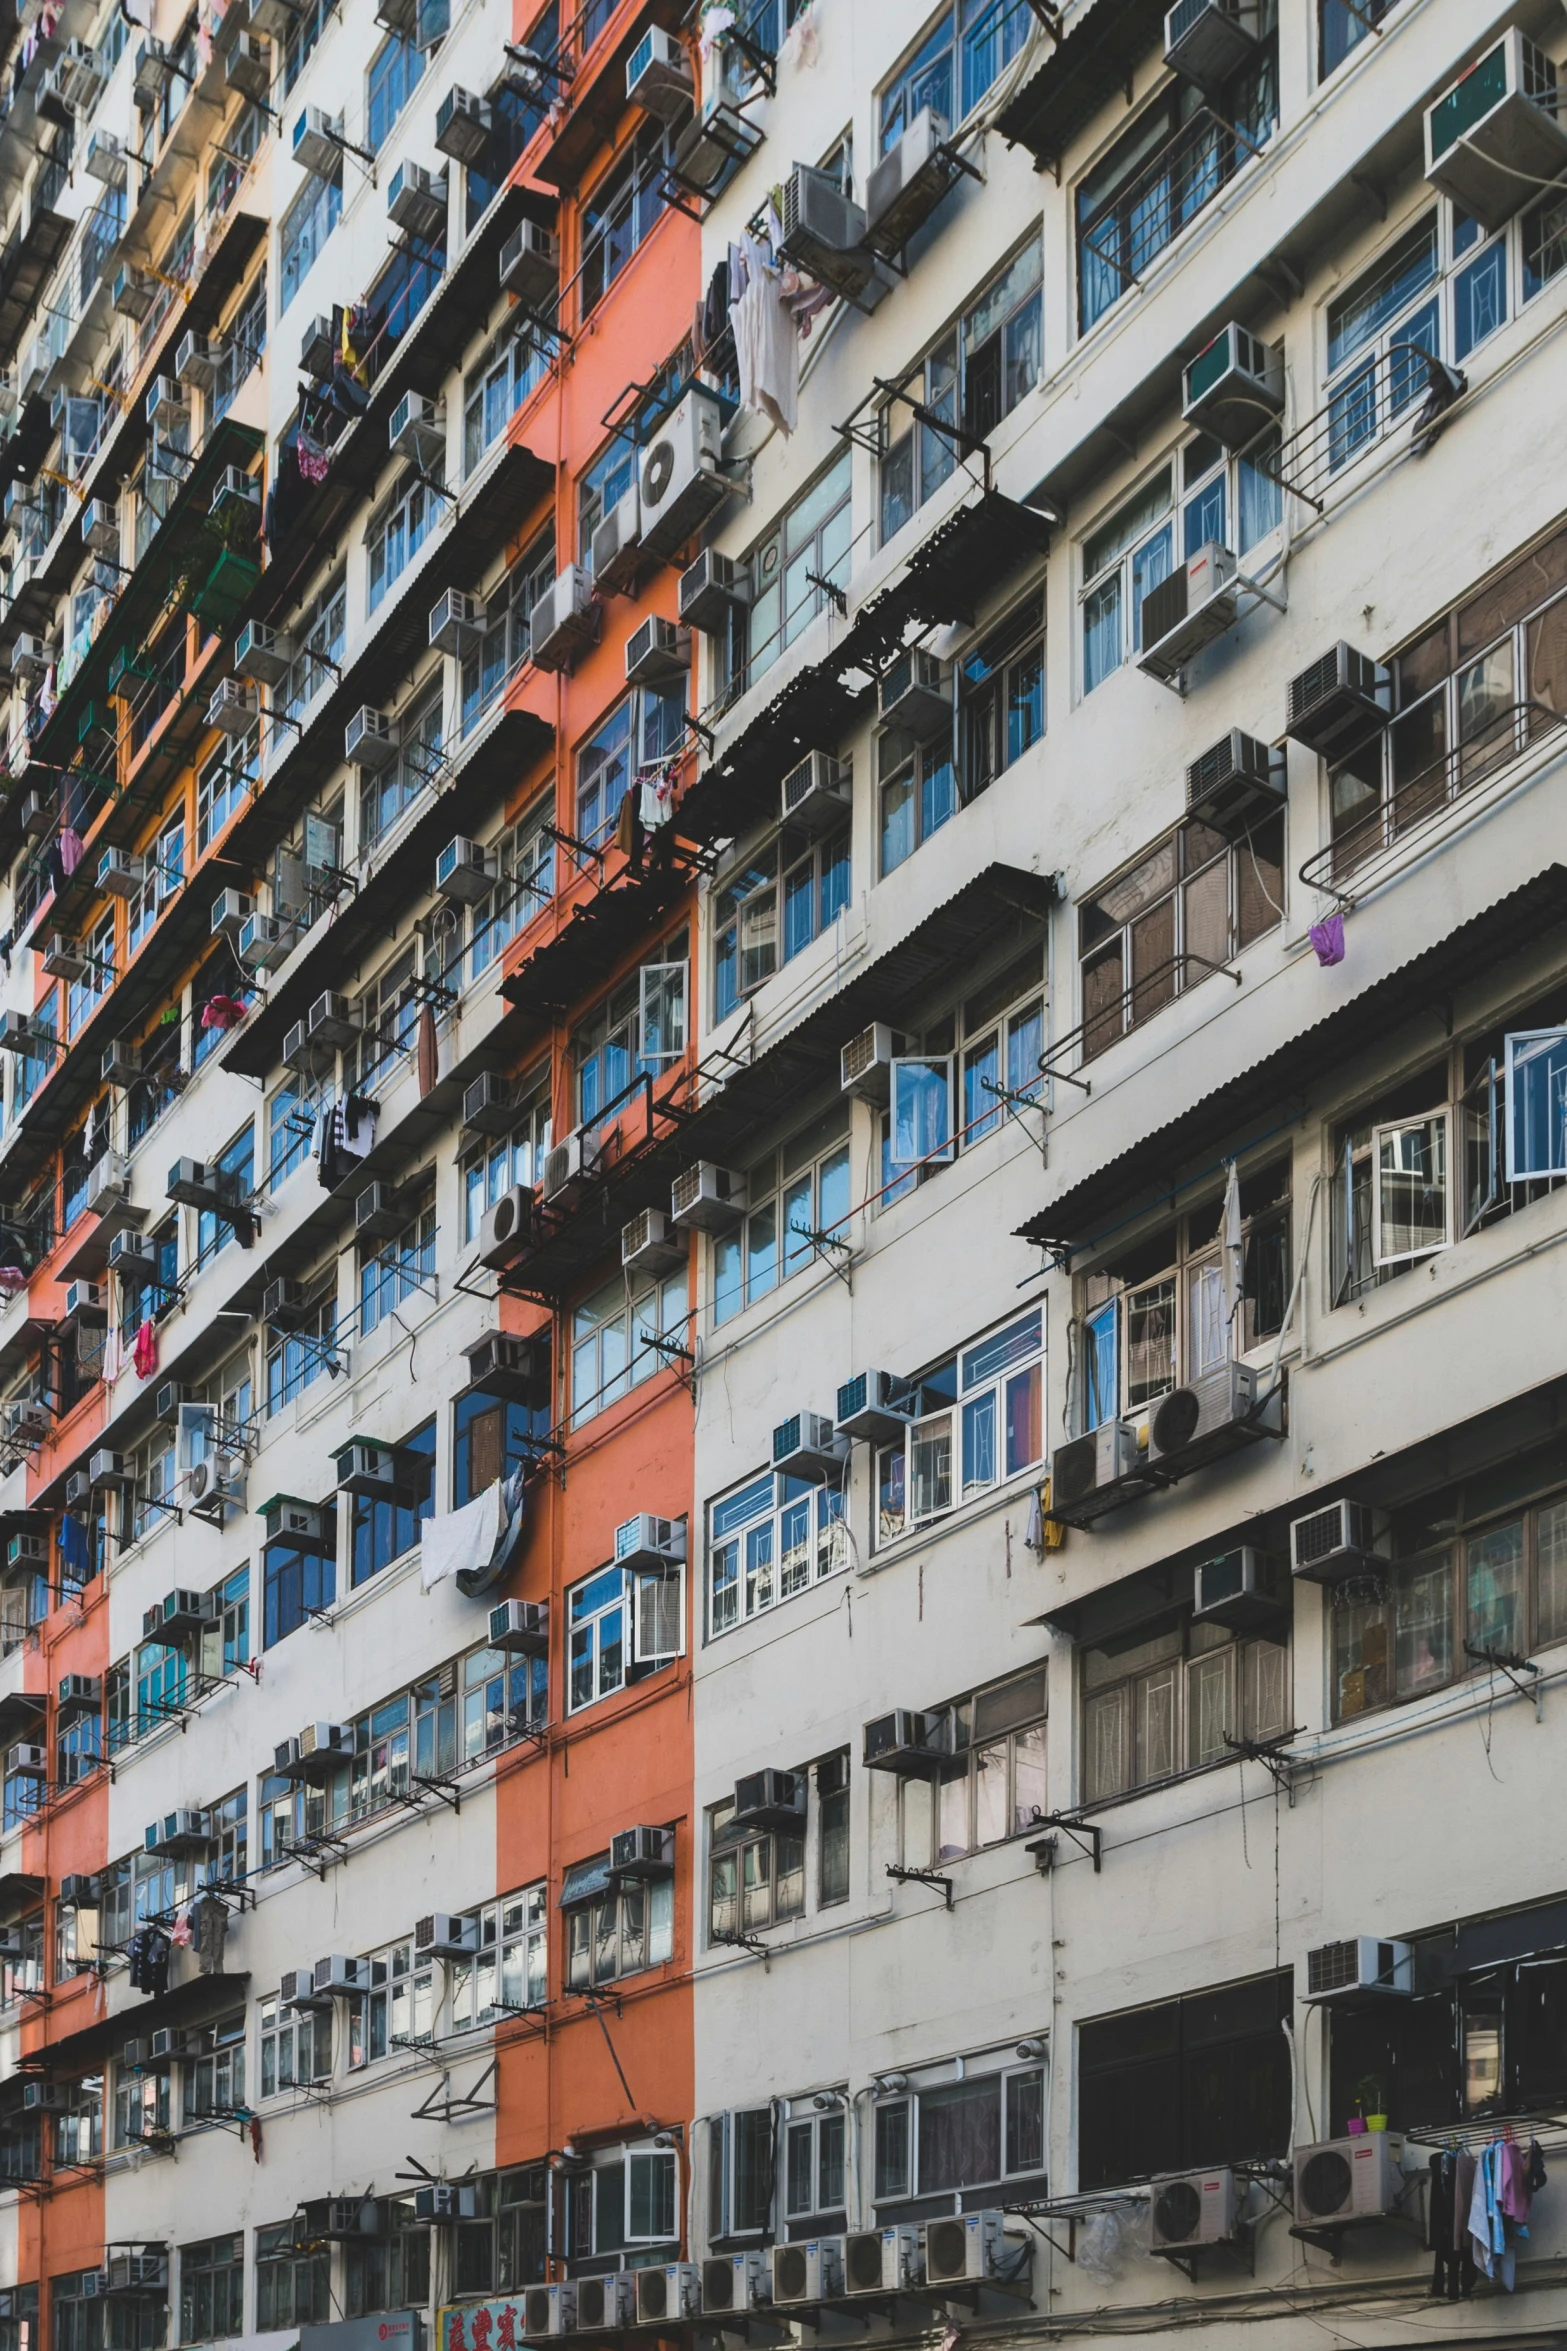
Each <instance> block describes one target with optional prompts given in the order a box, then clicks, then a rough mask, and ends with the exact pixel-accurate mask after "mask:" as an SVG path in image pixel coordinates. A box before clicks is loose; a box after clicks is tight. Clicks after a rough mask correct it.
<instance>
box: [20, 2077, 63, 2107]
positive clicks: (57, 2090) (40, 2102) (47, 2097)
mask: <svg viewBox="0 0 1567 2351" xmlns="http://www.w3.org/2000/svg"><path fill="white" fill-rule="evenodd" d="M66 2103H67V2100H66V2088H65V2084H64V2083H63V2082H23V2084H22V2112H23V2113H24V2114H63V2113H64V2112H65V2110H66Z"/></svg>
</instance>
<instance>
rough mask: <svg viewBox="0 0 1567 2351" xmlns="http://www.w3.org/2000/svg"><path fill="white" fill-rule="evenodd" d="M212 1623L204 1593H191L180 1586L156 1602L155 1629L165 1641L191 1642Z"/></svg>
mask: <svg viewBox="0 0 1567 2351" xmlns="http://www.w3.org/2000/svg"><path fill="white" fill-rule="evenodd" d="M213 1621H214V1619H213V1612H212V1610H211V1609H210V1608H209V1606H208V1605H207V1595H206V1593H205V1592H197V1591H193V1590H191V1588H190V1587H189V1586H188V1585H184V1584H182V1585H180V1586H179V1587H178V1589H177V1590H175V1591H172V1592H169V1593H167V1594H166V1595H165V1596H164V1598H163V1599H162V1600H160V1601H159V1602H158V1625H157V1628H156V1629H157V1630H158V1632H159V1633H160V1634H161V1636H162V1638H163V1639H164V1640H165V1641H188V1640H193V1639H194V1638H195V1636H196V1634H197V1633H200V1632H204V1631H205V1630H206V1628H207V1626H208V1625H209V1624H211V1623H212V1622H213ZM144 1629H145V1628H144Z"/></svg>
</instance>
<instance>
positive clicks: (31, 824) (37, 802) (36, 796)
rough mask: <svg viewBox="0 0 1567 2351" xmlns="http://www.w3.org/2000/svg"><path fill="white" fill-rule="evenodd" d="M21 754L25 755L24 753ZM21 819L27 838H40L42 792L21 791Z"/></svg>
mask: <svg viewBox="0 0 1567 2351" xmlns="http://www.w3.org/2000/svg"><path fill="white" fill-rule="evenodd" d="M17 642H18V643H20V642H21V640H20V638H18V640H17ZM24 683H25V680H24ZM23 756H24V757H25V756H26V755H25V754H24V755H23ZM21 819H22V831H23V832H24V833H25V834H26V836H27V838H28V840H30V841H37V840H40V839H41V838H42V837H43V835H44V834H45V833H46V832H47V831H48V830H49V823H50V813H49V806H47V805H46V804H45V801H44V796H43V794H42V792H24V793H23V795H22V807H21Z"/></svg>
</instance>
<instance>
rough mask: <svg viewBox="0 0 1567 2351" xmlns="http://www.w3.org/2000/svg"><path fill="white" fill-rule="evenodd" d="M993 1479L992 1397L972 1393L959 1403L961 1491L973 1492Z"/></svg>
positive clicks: (993, 1407) (993, 1425) (994, 1472)
mask: <svg viewBox="0 0 1567 2351" xmlns="http://www.w3.org/2000/svg"><path fill="white" fill-rule="evenodd" d="M995 1482H996V1398H995V1392H994V1390H992V1391H991V1392H990V1393H989V1394H988V1395H984V1396H975V1397H972V1398H971V1399H970V1400H969V1402H968V1403H967V1404H965V1405H964V1407H963V1492H964V1494H965V1496H967V1495H969V1494H977V1493H979V1492H981V1491H982V1490H983V1488H984V1487H986V1486H993V1485H994V1484H995Z"/></svg>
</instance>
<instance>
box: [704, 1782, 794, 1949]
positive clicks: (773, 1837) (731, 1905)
mask: <svg viewBox="0 0 1567 2351" xmlns="http://www.w3.org/2000/svg"><path fill="white" fill-rule="evenodd" d="M734 1810H735V1808H734V1799H733V1798H732V1797H731V1798H730V1800H729V1801H728V1803H726V1804H715V1805H714V1806H713V1809H712V1810H711V1812H710V1813H709V1814H708V1816H707V1842H708V1865H707V1935H708V1941H709V1942H710V1943H733V1942H734V1941H736V1939H737V1938H739V1937H740V1936H744V1935H752V1934H755V1933H756V1932H757V1931H758V1929H759V1928H761V1927H771V1926H778V1925H780V1924H781V1923H782V1922H783V1920H785V1919H789V1918H803V1917H804V1916H805V1822H804V1820H803V1819H802V1820H801V1822H800V1826H799V1828H798V1829H797V1830H796V1829H781V1828H780V1829H765V1830H761V1831H758V1830H756V1829H753V1828H750V1827H746V1826H739V1827H737V1826H736V1823H735V1818H734Z"/></svg>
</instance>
